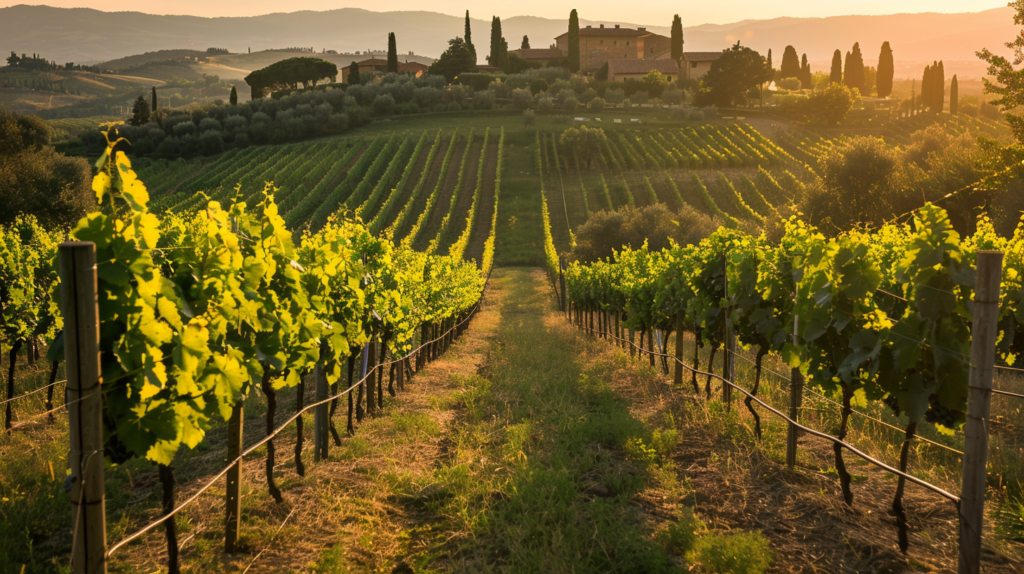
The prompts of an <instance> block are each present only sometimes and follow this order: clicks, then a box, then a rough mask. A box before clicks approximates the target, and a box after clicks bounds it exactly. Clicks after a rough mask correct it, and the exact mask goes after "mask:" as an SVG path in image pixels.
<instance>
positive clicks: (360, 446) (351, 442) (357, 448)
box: [341, 436, 370, 460]
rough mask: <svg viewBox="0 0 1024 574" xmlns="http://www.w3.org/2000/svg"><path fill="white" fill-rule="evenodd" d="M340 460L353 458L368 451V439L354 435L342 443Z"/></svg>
mask: <svg viewBox="0 0 1024 574" xmlns="http://www.w3.org/2000/svg"><path fill="white" fill-rule="evenodd" d="M341 448H342V450H341V458H342V460H355V459H357V458H359V457H362V456H365V455H366V454H367V453H368V452H370V441H368V440H366V439H365V438H363V437H358V436H354V437H352V438H350V439H348V440H346V441H345V442H344V443H343V444H342V447H341Z"/></svg>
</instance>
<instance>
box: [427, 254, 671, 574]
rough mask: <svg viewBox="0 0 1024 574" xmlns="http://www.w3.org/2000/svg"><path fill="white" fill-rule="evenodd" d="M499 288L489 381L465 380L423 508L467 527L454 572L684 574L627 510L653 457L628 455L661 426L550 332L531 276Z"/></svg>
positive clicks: (518, 274) (544, 301)
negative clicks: (636, 412) (444, 457)
mask: <svg viewBox="0 0 1024 574" xmlns="http://www.w3.org/2000/svg"><path fill="white" fill-rule="evenodd" d="M495 280H496V281H497V282H498V283H499V287H498V288H499V289H502V290H504V291H505V296H504V301H505V303H504V305H503V308H502V310H501V313H502V317H503V319H502V322H501V325H500V326H499V328H498V334H497V341H496V342H495V344H494V345H493V348H492V351H491V360H490V362H489V366H488V368H487V369H486V371H485V372H484V373H483V374H482V376H473V377H469V378H466V379H464V380H462V381H460V382H461V384H462V386H463V389H464V390H463V391H462V392H461V393H460V394H459V395H457V397H456V399H457V403H458V404H459V406H460V409H459V410H460V411H461V412H462V416H461V417H460V419H459V420H458V421H457V422H456V423H455V424H454V425H453V427H454V432H453V435H452V436H451V443H452V444H453V446H452V451H451V460H450V461H449V462H448V463H447V464H445V465H444V466H442V467H441V468H438V469H437V470H436V471H435V472H434V476H433V479H434V481H435V483H436V486H433V487H432V491H433V492H436V493H437V495H436V496H434V497H433V498H432V499H431V500H430V501H429V502H428V503H427V505H428V509H429V510H430V511H431V512H432V513H434V514H437V515H440V516H444V517H446V518H447V520H448V521H449V522H450V524H451V526H450V528H453V529H465V530H466V531H467V532H466V536H465V537H464V538H465V540H466V541H465V542H463V543H462V544H461V545H460V546H461V547H460V548H459V549H458V551H457V555H458V556H459V559H458V566H456V567H455V568H453V569H454V570H467V571H492V570H504V569H507V568H512V569H513V570H514V571H516V572H571V571H575V572H610V571H633V572H675V571H678V565H677V564H676V562H675V561H674V560H673V559H672V558H670V557H669V555H668V553H667V552H666V551H665V550H664V548H663V547H662V545H661V544H659V543H657V542H656V541H655V540H654V536H653V533H652V532H648V531H647V528H646V527H645V525H644V524H642V523H641V522H640V521H639V520H638V519H637V517H636V516H635V513H634V510H633V509H632V508H631V504H630V500H631V498H632V497H633V496H634V495H635V494H637V493H638V492H640V491H641V490H643V489H645V488H646V486H647V485H648V484H649V483H650V482H651V481H653V480H654V475H653V470H652V469H653V467H654V466H655V465H656V464H657V461H656V459H657V456H655V457H651V458H649V459H647V458H641V459H633V458H631V457H629V456H625V455H624V450H623V449H624V448H625V447H626V445H628V444H636V443H637V441H640V442H643V443H645V444H646V443H652V436H653V430H654V429H652V428H650V427H649V426H648V425H646V424H645V423H643V422H642V421H640V420H638V419H637V418H635V417H634V416H633V415H632V414H631V413H630V411H629V402H628V401H627V400H625V399H624V398H622V397H621V396H620V395H618V394H617V393H615V392H613V391H612V390H611V388H610V387H609V386H608V385H607V384H606V383H605V377H606V376H608V375H609V374H610V373H609V372H607V370H606V369H607V367H608V366H607V365H606V364H603V363H596V364H587V363H586V362H585V361H586V359H584V358H582V357H581V355H580V349H579V348H578V345H579V344H580V342H579V340H578V339H577V338H576V337H575V336H573V335H571V334H569V333H567V332H565V331H552V330H550V329H549V328H548V327H547V326H546V325H545V316H546V314H547V313H546V311H548V307H549V305H550V297H549V296H548V293H547V292H546V291H545V290H544V289H543V285H542V284H539V283H536V282H535V280H534V278H532V277H531V275H530V273H529V272H527V271H506V272H500V273H499V274H498V276H497V277H496V278H495ZM658 444H659V445H662V444H663V443H662V442H659V443H658ZM595 489H597V490H599V491H600V492H601V493H602V495H600V496H595V495H593V492H594V491H595ZM417 571H419V570H418V569H417Z"/></svg>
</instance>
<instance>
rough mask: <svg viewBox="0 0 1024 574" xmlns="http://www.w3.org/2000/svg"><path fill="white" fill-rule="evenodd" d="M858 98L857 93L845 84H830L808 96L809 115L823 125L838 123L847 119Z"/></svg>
mask: <svg viewBox="0 0 1024 574" xmlns="http://www.w3.org/2000/svg"><path fill="white" fill-rule="evenodd" d="M856 98H857V93H856V92H855V91H854V90H851V89H850V88H848V87H846V86H844V85H843V84H835V83H832V84H829V85H828V86H827V87H826V88H825V89H823V90H815V91H814V93H813V94H811V97H809V98H807V117H808V118H809V119H810V120H811V121H813V122H815V123H819V124H822V125H826V126H834V125H838V124H839V123H841V122H842V121H843V120H845V119H846V114H848V113H849V112H850V108H852V107H853V103H854V101H855V100H856Z"/></svg>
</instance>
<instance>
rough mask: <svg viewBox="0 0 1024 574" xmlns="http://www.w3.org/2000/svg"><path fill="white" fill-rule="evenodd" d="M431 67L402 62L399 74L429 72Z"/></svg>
mask: <svg viewBox="0 0 1024 574" xmlns="http://www.w3.org/2000/svg"><path fill="white" fill-rule="evenodd" d="M429 68H430V66H428V65H426V64H421V63H419V62H401V63H399V64H398V71H399V72H419V71H421V70H427V69H429Z"/></svg>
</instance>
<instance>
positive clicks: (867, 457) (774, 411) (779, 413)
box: [583, 326, 960, 508]
mask: <svg viewBox="0 0 1024 574" xmlns="http://www.w3.org/2000/svg"><path fill="white" fill-rule="evenodd" d="M583 330H585V331H588V332H590V333H601V334H602V335H605V336H606V337H610V338H613V339H616V340H618V341H622V342H623V343H625V344H627V345H630V346H632V347H634V348H636V349H637V350H638V351H639V352H640V353H641V354H643V353H647V354H648V355H653V356H655V357H664V358H666V359H672V360H673V361H675V363H676V364H678V365H680V366H682V367H683V368H684V369H687V370H689V371H690V372H691V373H694V374H696V375H701V376H706V377H709V378H713V379H717V380H718V381H721V383H722V384H723V385H728V386H729V387H730V388H732V389H736V390H737V391H739V392H740V393H742V394H744V395H746V396H747V397H748V398H750V399H751V400H752V401H754V402H756V403H757V404H758V405H760V406H761V407H763V408H765V409H767V410H768V411H769V412H771V413H772V414H774V415H775V416H777V417H779V418H781V419H782V420H784V421H786V422H787V423H789V424H790V425H792V426H794V427H795V428H797V429H800V430H802V431H803V432H805V433H807V434H810V435H813V436H816V437H819V438H823V439H825V440H828V441H831V442H832V443H834V444H837V445H839V446H841V447H843V448H845V449H847V450H849V451H850V452H852V453H853V454H855V455H857V456H858V457H860V458H862V459H863V460H865V461H867V462H868V463H870V464H872V465H874V466H877V467H879V468H881V469H883V470H885V471H887V472H890V473H892V474H894V475H896V476H899V477H902V478H904V479H906V480H907V481H909V482H912V483H914V484H916V485H918V486H920V487H922V488H924V489H926V490H930V491H932V492H934V493H935V494H938V495H939V496H941V497H943V498H945V499H947V500H949V501H951V502H953V503H954V504H957V505H958V508H959V502H960V497H959V496H957V495H955V494H952V493H950V492H949V491H947V490H945V489H943V488H941V487H939V486H936V485H934V484H932V483H930V482H927V481H925V480H922V479H920V478H917V477H916V476H913V475H911V474H907V473H905V472H903V471H901V470H899V469H898V468H895V467H893V466H890V465H888V464H886V463H884V462H882V461H880V460H878V459H876V458H874V457H872V456H871V455H869V454H867V453H865V452H863V451H861V450H860V449H858V448H857V447H855V446H853V445H852V444H850V443H848V442H846V441H843V440H840V439H839V438H837V437H834V436H832V435H830V434H827V433H824V432H821V431H818V430H815V429H813V428H810V427H807V426H804V425H802V424H800V423H798V422H797V421H795V420H793V419H792V418H790V417H789V416H787V415H786V414H784V413H783V412H782V411H779V410H778V409H776V408H775V407H773V406H771V405H769V404H768V403H766V402H764V401H762V400H761V399H759V398H758V397H756V396H755V395H753V394H752V393H750V392H749V391H747V390H746V389H745V388H743V387H741V386H739V385H737V384H735V383H733V382H732V381H729V380H727V379H725V378H724V377H722V376H720V375H716V374H714V373H711V372H708V371H701V370H700V369H698V368H695V367H691V366H690V365H687V364H686V363H685V362H684V361H681V360H680V359H678V358H677V357H676V356H674V355H669V354H666V353H661V352H658V351H651V350H648V349H644V348H643V347H640V346H637V345H636V343H634V342H633V341H630V340H627V339H623V338H622V337H619V336H617V335H614V334H612V333H609V332H606V331H597V329H593V328H590V327H588V326H584V327H583Z"/></svg>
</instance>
